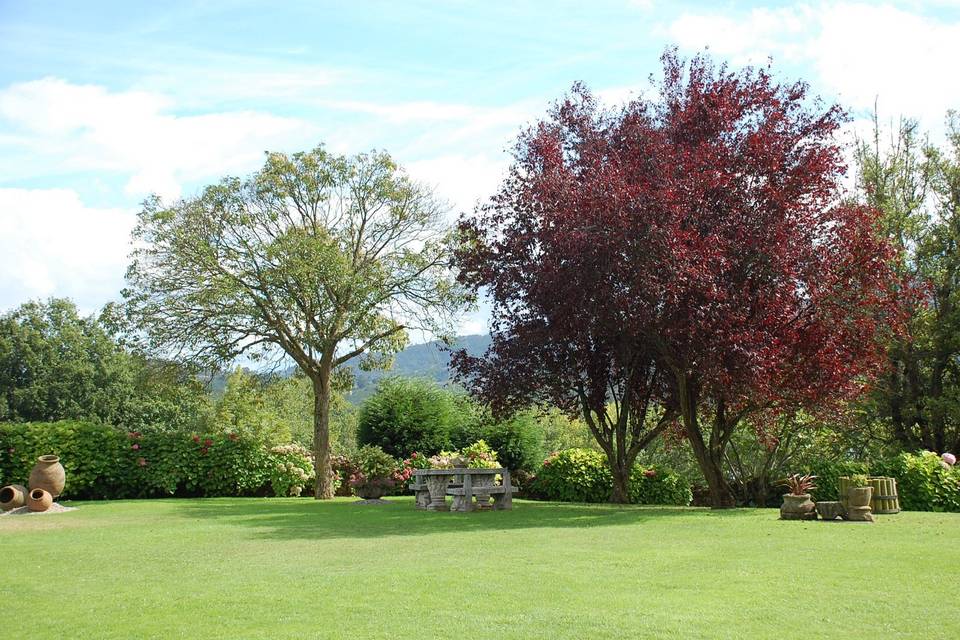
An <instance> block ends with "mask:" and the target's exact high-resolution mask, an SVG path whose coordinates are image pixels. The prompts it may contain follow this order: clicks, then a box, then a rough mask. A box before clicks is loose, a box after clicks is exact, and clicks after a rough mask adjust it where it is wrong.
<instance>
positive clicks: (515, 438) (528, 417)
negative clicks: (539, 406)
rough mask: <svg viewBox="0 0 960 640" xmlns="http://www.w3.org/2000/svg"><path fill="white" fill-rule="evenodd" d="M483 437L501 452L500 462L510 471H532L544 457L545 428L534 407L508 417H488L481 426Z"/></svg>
mask: <svg viewBox="0 0 960 640" xmlns="http://www.w3.org/2000/svg"><path fill="white" fill-rule="evenodd" d="M480 433H481V434H482V435H483V440H484V441H486V442H487V443H488V444H489V445H490V446H491V447H492V448H493V449H496V451H497V453H498V454H499V460H500V464H501V466H503V467H506V468H507V469H510V470H511V471H533V470H534V469H536V468H537V465H538V464H539V463H540V461H542V460H543V457H544V454H545V453H546V452H545V451H544V446H543V442H544V440H543V436H544V432H543V429H542V428H541V425H540V423H539V421H538V417H537V415H536V414H535V413H534V412H532V411H524V412H521V413H518V414H516V415H514V416H512V417H510V418H508V419H506V420H502V421H499V422H498V421H493V420H489V421H488V422H487V424H486V425H485V426H484V427H483V428H482V429H481V430H480Z"/></svg>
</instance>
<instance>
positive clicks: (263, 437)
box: [213, 367, 299, 445]
mask: <svg viewBox="0 0 960 640" xmlns="http://www.w3.org/2000/svg"><path fill="white" fill-rule="evenodd" d="M267 388H268V385H267V384H265V383H264V381H263V380H262V379H260V378H259V377H257V376H255V375H253V374H252V373H250V372H249V371H246V370H245V369H242V368H240V367H237V368H236V369H234V371H233V372H231V373H230V375H229V376H227V386H226V388H225V389H224V390H223V394H222V395H221V396H220V397H219V398H217V401H216V405H215V409H214V422H213V424H214V428H215V429H216V430H217V431H220V432H223V433H236V434H237V435H240V436H243V437H244V438H251V439H253V440H259V441H261V442H264V443H267V444H270V445H275V444H279V443H281V442H290V438H291V429H290V424H289V422H287V421H286V420H284V417H283V416H281V415H280V406H279V405H278V404H275V403H273V402H271V401H270V400H271V398H270V397H269V396H268V393H267ZM297 417H299V416H297Z"/></svg>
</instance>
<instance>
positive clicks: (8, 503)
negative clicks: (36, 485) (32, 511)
mask: <svg viewBox="0 0 960 640" xmlns="http://www.w3.org/2000/svg"><path fill="white" fill-rule="evenodd" d="M26 502H27V488H26V487H25V486H23V485H22V484H9V485H7V486H5V487H4V488H3V489H0V510H2V511H10V510H11V509H17V508H19V507H22V506H23V505H24V504H26Z"/></svg>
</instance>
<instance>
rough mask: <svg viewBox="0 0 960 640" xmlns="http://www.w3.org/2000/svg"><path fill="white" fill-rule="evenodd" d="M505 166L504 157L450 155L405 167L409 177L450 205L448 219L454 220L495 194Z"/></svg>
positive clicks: (506, 160) (411, 163)
mask: <svg viewBox="0 0 960 640" xmlns="http://www.w3.org/2000/svg"><path fill="white" fill-rule="evenodd" d="M507 163H508V158H506V157H505V156H503V157H499V158H496V159H495V158H491V157H489V156H487V155H484V154H477V155H458V154H453V155H446V156H438V157H435V158H430V159H427V160H420V161H417V162H408V163H406V165H405V167H406V169H407V172H408V173H409V174H410V176H411V177H412V178H415V179H416V180H418V181H420V182H423V183H425V184H427V185H429V186H431V187H433V188H434V189H435V191H436V193H437V195H438V196H440V197H442V198H444V199H446V200H447V201H449V202H450V204H451V205H452V206H453V210H452V211H451V212H450V217H451V218H456V217H458V216H459V214H461V213H463V212H468V211H471V210H472V209H473V207H474V206H475V205H476V204H477V203H478V202H484V201H486V200H488V199H489V198H490V196H492V195H493V194H494V192H495V191H496V189H497V186H498V185H499V184H500V180H501V178H503V176H504V173H505V171H506V168H507Z"/></svg>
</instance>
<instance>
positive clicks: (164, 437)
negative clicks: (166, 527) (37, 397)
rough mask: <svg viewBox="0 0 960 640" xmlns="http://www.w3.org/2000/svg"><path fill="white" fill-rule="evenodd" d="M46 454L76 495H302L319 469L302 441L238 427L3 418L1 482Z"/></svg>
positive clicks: (67, 491)
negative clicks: (213, 430)
mask: <svg viewBox="0 0 960 640" xmlns="http://www.w3.org/2000/svg"><path fill="white" fill-rule="evenodd" d="M45 454H54V455H58V456H60V462H61V464H63V467H64V469H65V470H66V476H67V480H66V485H65V487H64V490H63V497H65V498H72V499H112V498H152V497H163V496H189V497H195V496H250V495H270V494H274V495H299V492H300V491H302V489H303V487H304V486H305V484H306V483H307V481H308V480H309V479H310V478H312V477H313V474H314V470H313V463H312V461H311V460H310V458H309V457H308V454H307V452H306V450H304V449H303V448H302V447H299V446H297V445H285V446H283V447H274V448H273V449H267V448H266V447H265V446H264V445H263V444H262V443H260V442H258V441H255V440H251V439H247V438H241V437H239V436H237V435H235V434H184V433H171V432H166V431H159V430H157V431H152V430H144V431H125V430H122V429H118V428H116V427H112V426H110V425H104V424H92V423H86V422H71V421H64V422H53V423H0V483H2V484H10V483H25V482H26V481H27V478H28V477H29V475H30V470H31V469H32V468H33V465H34V464H35V463H36V460H37V458H38V457H39V456H41V455H45Z"/></svg>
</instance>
